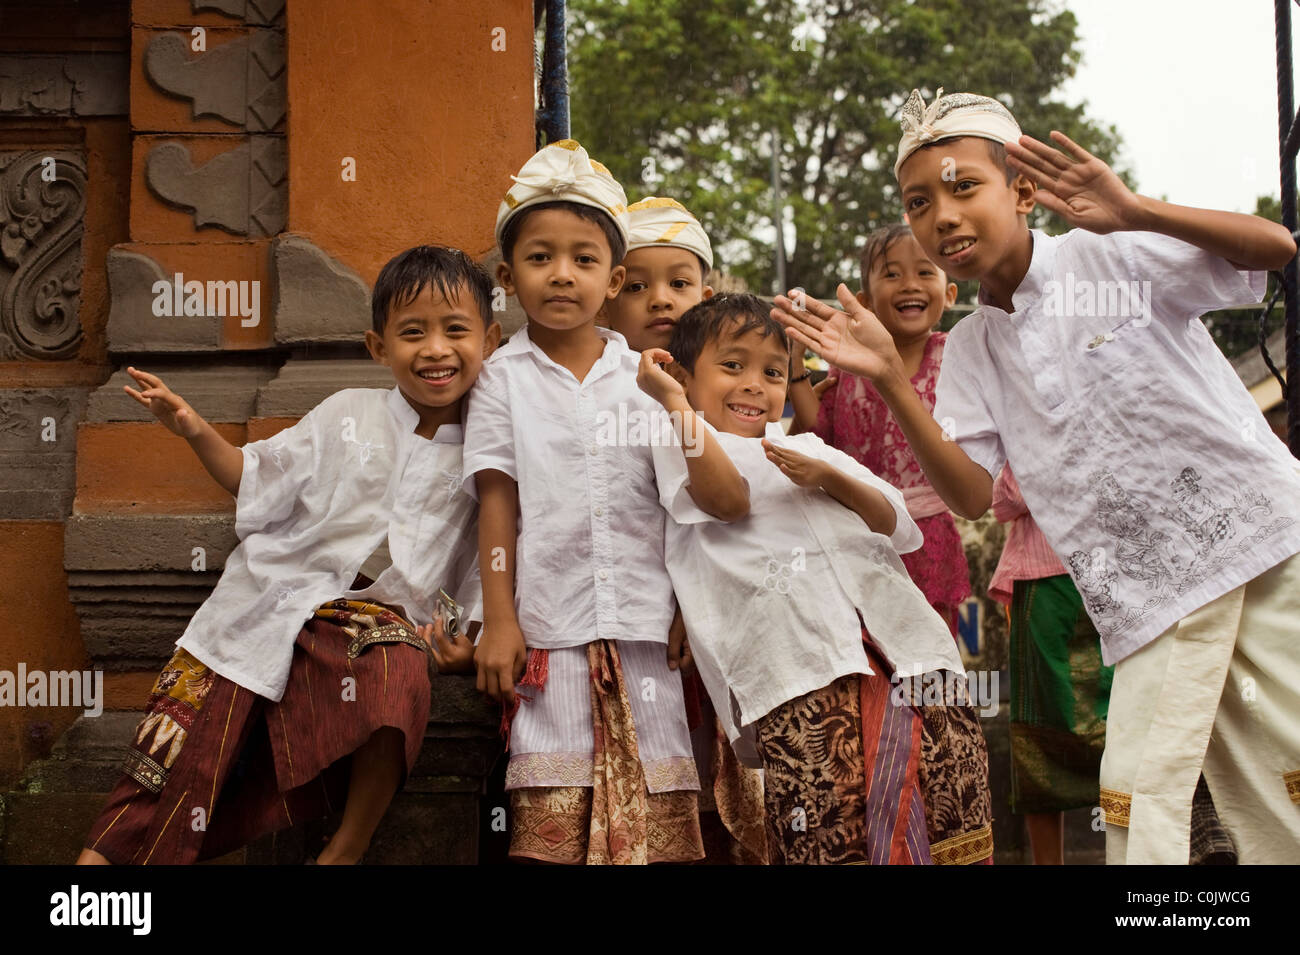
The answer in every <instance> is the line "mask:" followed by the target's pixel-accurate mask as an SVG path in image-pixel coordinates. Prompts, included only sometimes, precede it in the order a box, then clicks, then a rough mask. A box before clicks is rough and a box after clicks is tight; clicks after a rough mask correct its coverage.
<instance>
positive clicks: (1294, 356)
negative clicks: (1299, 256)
mask: <svg viewBox="0 0 1300 955" xmlns="http://www.w3.org/2000/svg"><path fill="white" fill-rule="evenodd" d="M1291 3H1292V0H1273V19H1274V26H1275V29H1276V38H1277V123H1278V133H1277V137H1278V138H1277V141H1278V149H1279V152H1280V160H1281V184H1282V224H1283V225H1284V226H1286V228H1287V231H1288V232H1291V233H1294V232H1295V231H1296V182H1295V161H1296V157H1295V153H1294V152H1291V151H1290V150H1289V149H1288V148H1287V146H1288V140H1289V139H1290V134H1291V127H1292V125H1293V124H1294V123H1295V118H1296V116H1295V102H1294V90H1293V88H1292V82H1291V70H1292V59H1291ZM1282 286H1283V289H1284V290H1285V298H1286V308H1285V314H1286V376H1287V381H1288V382H1290V380H1291V378H1292V376H1293V375H1294V374H1295V372H1296V369H1300V328H1298V327H1297V317H1298V316H1300V303H1297V301H1296V294H1297V276H1296V260H1295V259H1294V258H1292V259H1291V261H1290V262H1288V263H1287V266H1286V268H1284V269H1283V270H1282ZM1286 404H1287V445H1288V446H1289V447H1290V448H1291V453H1292V454H1294V455H1297V456H1300V386H1291V387H1288V388H1287V401H1286Z"/></svg>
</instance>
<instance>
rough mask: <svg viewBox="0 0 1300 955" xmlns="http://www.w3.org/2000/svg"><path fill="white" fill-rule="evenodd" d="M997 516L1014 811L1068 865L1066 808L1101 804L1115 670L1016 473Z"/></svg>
mask: <svg viewBox="0 0 1300 955" xmlns="http://www.w3.org/2000/svg"><path fill="white" fill-rule="evenodd" d="M993 516H994V517H996V518H997V519H998V520H999V521H1002V522H1003V523H1005V524H1008V525H1009V526H1008V528H1007V541H1006V544H1005V545H1004V546H1003V548H1002V557H1001V559H999V560H998V566H997V570H996V571H994V573H993V579H992V580H991V581H990V582H989V596H990V597H992V598H993V599H994V600H996V601H997V602H998V603H1000V604H1002V605H1003V606H1005V607H1007V608H1008V610H1009V616H1008V619H1009V622H1010V631H1011V648H1010V657H1011V663H1010V666H1009V669H1010V671H1011V811H1012V812H1013V813H1024V814H1025V823H1026V827H1027V828H1028V830H1029V846H1030V849H1031V850H1032V851H1033V855H1034V863H1035V864H1037V865H1063V864H1064V863H1065V816H1064V811H1065V810H1067V809H1078V808H1079V807H1081V806H1095V805H1097V796H1098V790H1097V773H1098V769H1099V767H1100V765H1101V753H1102V748H1103V747H1104V745H1105V742H1106V707H1107V704H1108V703H1109V701H1110V684H1111V679H1112V677H1113V676H1114V669H1115V668H1114V667H1108V666H1105V665H1103V664H1102V662H1101V641H1100V638H1099V637H1098V636H1097V628H1096V627H1094V626H1093V625H1092V621H1091V620H1090V619H1089V618H1088V614H1087V611H1085V610H1084V608H1083V598H1082V597H1080V596H1079V591H1078V590H1077V589H1076V588H1075V586H1074V583H1073V582H1072V581H1071V580H1070V577H1069V575H1068V574H1067V573H1066V572H1065V568H1064V567H1062V566H1061V562H1060V561H1059V560H1058V559H1057V557H1056V555H1055V554H1054V553H1052V548H1051V546H1050V545H1049V544H1048V543H1047V539H1046V538H1045V537H1043V532H1042V531H1041V530H1039V529H1038V524H1037V523H1035V521H1034V518H1033V515H1032V514H1030V513H1029V509H1028V508H1027V507H1026V506H1025V499H1024V498H1023V497H1022V496H1021V494H1020V484H1019V482H1018V481H1016V476H1015V475H1014V474H1013V473H1012V471H1011V468H1010V467H1004V468H1003V469H1002V471H1001V472H1000V473H999V474H998V478H997V480H996V481H994V482H993Z"/></svg>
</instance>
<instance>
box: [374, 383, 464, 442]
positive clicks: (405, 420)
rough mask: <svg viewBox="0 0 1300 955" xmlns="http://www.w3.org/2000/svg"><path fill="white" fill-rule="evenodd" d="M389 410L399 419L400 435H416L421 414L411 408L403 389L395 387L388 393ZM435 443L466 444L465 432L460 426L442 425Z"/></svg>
mask: <svg viewBox="0 0 1300 955" xmlns="http://www.w3.org/2000/svg"><path fill="white" fill-rule="evenodd" d="M462 407H463V404H462ZM388 410H389V411H390V412H391V413H392V415H393V417H394V418H395V419H397V424H398V432H399V433H400V434H402V435H408V434H410V435H414V434H415V429H416V428H417V427H419V425H420V413H419V412H418V411H416V410H415V409H414V408H412V407H411V403H410V402H409V401H407V400H406V396H405V395H403V394H402V389H401V388H398V387H396V386H394V387H393V388H392V390H391V391H389V392H388ZM433 441H434V442H435V443H437V444H464V443H465V432H464V429H463V428H462V427H461V425H460V424H442V425H439V426H438V430H437V431H435V432H434V435H433Z"/></svg>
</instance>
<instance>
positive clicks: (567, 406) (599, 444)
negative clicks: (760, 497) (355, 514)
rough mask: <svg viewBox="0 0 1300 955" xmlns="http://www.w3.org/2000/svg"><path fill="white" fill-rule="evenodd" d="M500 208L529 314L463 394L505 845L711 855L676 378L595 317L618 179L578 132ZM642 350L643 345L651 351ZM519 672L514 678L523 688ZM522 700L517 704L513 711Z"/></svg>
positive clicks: (741, 501)
mask: <svg viewBox="0 0 1300 955" xmlns="http://www.w3.org/2000/svg"><path fill="white" fill-rule="evenodd" d="M513 178H514V180H515V185H514V186H513V187H511V189H510V190H509V192H508V193H507V194H506V198H505V200H504V201H503V202H502V204H501V208H500V210H499V212H498V215H497V230H496V231H497V241H498V243H499V244H500V247H501V255H502V260H503V261H502V263H501V265H500V266H499V267H498V272H497V278H498V281H499V282H500V284H501V286H502V287H503V288H505V290H506V291H507V293H510V294H515V295H517V296H518V299H519V303H520V305H521V306H522V307H523V309H524V312H525V313H526V314H527V316H528V324H527V326H526V327H525V328H523V329H521V330H520V331H519V332H517V333H516V334H515V335H514V336H513V337H512V338H511V340H510V342H509V344H507V345H505V346H504V347H502V348H501V349H500V350H499V351H498V352H497V353H496V354H495V355H494V356H493V357H492V360H491V361H489V362H488V363H487V364H486V365H485V366H484V368H483V375H482V376H481V378H480V380H479V382H478V386H477V387H476V388H475V389H474V393H473V395H472V396H471V399H470V410H469V422H468V435H469V436H468V440H467V442H466V448H465V486H466V489H467V490H469V491H475V490H476V491H477V494H478V498H479V502H480V522H479V539H480V550H479V554H480V561H481V566H482V568H483V573H484V579H483V597H484V628H483V636H482V639H481V640H480V642H479V646H478V648H477V651H476V653H475V664H476V665H477V668H478V681H479V689H481V690H483V691H484V692H486V693H488V694H489V695H490V696H492V697H493V698H494V699H498V700H501V701H503V702H504V703H505V704H506V712H505V721H506V723H507V726H508V733H509V735H508V741H509V742H508V745H509V748H510V761H509V764H508V767H507V771H506V788H507V789H508V790H510V793H511V800H510V802H511V837H510V854H511V855H512V856H513V857H515V858H524V859H532V860H536V861H542V862H551V863H564V864H580V863H583V862H587V863H646V862H684V861H690V860H695V859H699V858H700V857H701V856H702V855H703V851H702V849H701V846H700V831H699V817H698V811H697V800H696V792H697V791H698V789H699V781H698V776H697V774H696V770H695V764H694V760H693V758H692V754H691V744H690V737H689V734H688V731H687V725H686V713H685V709H684V704H683V699H682V683H681V676H680V673H678V672H677V671H676V670H674V669H670V668H669V666H668V654H667V650H666V645H667V641H668V631H669V625H670V623H671V621H672V619H673V614H674V610H675V603H674V600H673V592H672V584H671V582H670V581H669V579H668V573H667V571H666V570H665V569H664V564H663V528H664V515H663V511H662V510H661V509H660V507H659V503H658V494H657V491H656V489H655V483H654V468H653V465H652V462H651V457H650V444H651V442H652V441H659V440H665V441H671V440H672V439H673V434H674V432H673V431H672V430H671V428H669V427H668V424H669V422H668V421H667V420H666V418H667V416H665V415H664V413H663V409H662V408H660V406H659V405H658V404H657V403H656V402H655V400H654V399H652V398H651V397H649V396H648V395H647V394H646V393H645V392H644V391H643V390H642V388H643V387H646V388H650V389H654V388H656V387H661V386H662V385H663V384H664V383H665V382H666V383H667V384H668V385H672V379H671V378H669V376H668V375H667V374H666V373H665V372H664V371H663V370H662V369H660V368H658V367H657V366H655V365H654V364H653V363H652V362H651V361H650V359H649V358H648V357H647V358H645V359H643V358H642V356H640V355H638V354H637V353H636V352H634V351H632V350H631V349H629V348H628V347H627V344H626V342H625V341H624V339H623V337H622V336H621V335H619V334H618V333H617V332H613V331H609V330H607V329H604V328H599V327H597V326H596V324H595V320H596V316H597V314H598V313H599V311H600V309H601V306H602V305H603V304H604V303H605V302H606V301H608V300H609V299H611V298H613V297H614V296H615V295H617V294H618V290H619V286H620V285H621V283H622V281H623V274H624V273H623V268H622V266H621V265H619V263H620V261H621V260H622V258H623V253H624V248H625V246H626V243H627V232H626V225H625V218H626V197H625V195H624V193H623V189H622V187H621V186H620V185H619V184H618V183H617V182H616V181H615V180H614V178H613V177H612V176H610V175H609V172H608V170H606V169H605V167H604V166H602V165H600V164H599V163H596V162H593V161H591V160H590V159H589V158H588V156H587V153H586V150H584V149H583V148H582V147H581V146H580V145H579V144H578V143H577V142H575V141H573V140H563V141H561V142H557V143H552V144H550V145H548V146H546V147H545V148H543V149H542V150H541V151H539V152H538V153H537V154H536V155H534V156H533V157H532V158H531V159H529V160H528V162H527V163H525V164H524V167H523V168H522V169H521V170H520V173H519V175H518V176H515V177H513ZM650 354H653V353H647V355H650ZM677 410H678V415H677V417H676V419H675V422H674V424H675V426H676V427H677V428H678V431H677V432H676V433H677V434H678V436H679V437H680V436H681V435H683V434H684V435H685V437H686V440H687V441H688V442H690V443H691V446H692V448H693V450H694V451H698V452H699V453H698V454H695V455H694V456H693V457H692V458H691V460H690V467H691V469H692V474H697V473H698V474H700V475H708V476H709V478H710V479H709V481H708V482H707V487H708V488H709V489H710V493H708V494H702V495H701V500H700V506H701V507H704V508H706V509H707V510H709V511H710V512H711V513H717V514H720V515H721V516H724V517H734V516H737V515H740V514H743V513H744V510H745V508H746V507H747V503H746V498H745V492H744V485H743V483H742V482H740V480H739V476H738V475H737V474H736V473H735V469H734V468H733V467H732V466H731V463H730V462H729V461H728V460H727V458H726V456H725V455H724V454H722V453H721V449H720V448H718V447H717V445H716V442H712V441H710V440H709V439H708V438H707V436H705V435H702V434H699V435H697V432H698V431H699V429H698V428H696V427H695V422H694V416H693V415H692V414H691V412H690V409H689V408H680V409H677ZM516 684H518V690H517V689H516ZM521 701H522V705H521Z"/></svg>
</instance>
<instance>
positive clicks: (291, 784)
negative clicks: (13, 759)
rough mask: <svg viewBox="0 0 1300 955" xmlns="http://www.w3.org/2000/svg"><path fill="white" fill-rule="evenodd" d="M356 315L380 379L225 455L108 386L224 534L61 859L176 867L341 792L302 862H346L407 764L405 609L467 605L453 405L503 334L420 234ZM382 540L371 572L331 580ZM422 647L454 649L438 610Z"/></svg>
mask: <svg viewBox="0 0 1300 955" xmlns="http://www.w3.org/2000/svg"><path fill="white" fill-rule="evenodd" d="M372 313H373V325H374V327H373V330H371V331H367V332H366V336H365V337H366V346H367V348H368V349H369V350H370V354H371V356H372V357H374V359H375V360H376V361H378V362H380V363H381V364H383V365H385V366H387V367H388V368H390V369H391V370H392V373H393V378H394V379H395V381H396V387H394V388H393V389H392V390H390V391H383V390H378V389H366V388H350V389H346V390H343V391H339V392H337V393H335V394H333V395H331V396H330V397H329V398H327V399H325V400H324V401H323V402H321V403H320V404H319V405H317V406H316V407H315V408H313V409H312V410H311V411H310V412H308V414H307V415H306V416H304V417H303V418H302V420H301V421H299V422H298V423H297V424H295V425H294V426H293V427H291V428H288V429H286V430H284V431H282V432H280V433H279V434H277V435H275V436H274V437H272V438H268V439H266V440H263V441H253V442H250V443H248V444H246V445H244V446H243V448H236V447H234V446H232V445H231V444H229V443H228V442H227V441H226V440H225V439H224V438H222V437H221V436H220V435H219V434H218V433H217V432H216V431H215V430H213V428H212V426H211V425H210V424H208V423H207V422H206V421H204V420H203V418H201V417H200V416H199V415H198V413H197V412H195V411H194V409H193V408H191V407H190V406H189V404H187V403H186V402H185V400H184V399H183V398H181V397H180V396H179V395H177V394H175V393H174V392H172V391H170V390H169V389H168V388H167V386H166V385H165V384H164V383H163V381H162V380H161V379H160V378H158V377H157V376H156V375H151V374H148V373H146V372H143V371H138V370H136V369H134V368H130V369H128V372H129V373H130V374H131V376H132V377H133V378H134V379H135V380H136V382H137V383H138V385H139V387H140V388H141V390H140V391H137V390H135V389H133V388H130V387H127V388H126V389H125V390H126V393H127V394H128V395H130V396H131V397H133V398H134V399H135V400H137V401H139V402H140V403H141V404H142V405H144V406H145V407H147V408H148V409H149V410H150V411H152V412H153V413H154V415H156V416H157V418H158V420H159V421H161V422H162V423H163V424H164V425H166V426H167V428H169V429H170V430H171V431H173V432H174V433H176V434H178V435H180V436H182V437H184V438H185V439H186V440H188V441H189V442H190V446H191V447H192V448H193V449H194V451H195V453H196V454H197V455H198V456H199V459H200V460H201V461H202V462H203V465H204V467H206V468H207V469H208V472H209V473H210V474H211V475H212V476H213V478H214V479H215V480H216V481H217V482H218V483H219V484H221V486H222V487H224V488H225V489H226V490H228V491H229V492H230V493H231V494H232V495H234V497H235V499H236V501H235V532H236V534H237V535H238V536H239V538H240V543H239V545H238V546H237V547H236V548H235V549H234V551H232V552H231V554H230V557H229V558H227V560H226V566H225V570H224V572H223V573H222V575H221V579H220V581H218V583H217V586H216V588H215V589H214V590H213V592H212V595H211V596H210V597H209V598H208V599H207V600H206V601H205V602H204V603H203V606H202V607H200V608H199V610H198V612H197V613H196V614H195V615H194V618H193V620H191V621H190V625H189V626H188V627H187V628H186V630H185V633H184V634H183V635H182V636H181V638H180V640H179V641H177V645H178V647H179V648H180V649H178V650H177V652H176V654H175V656H174V657H173V658H172V660H171V662H170V663H169V664H168V665H167V667H166V668H164V669H163V671H162V675H161V676H159V678H158V682H157V684H156V685H155V686H154V691H153V693H152V695H151V696H150V698H149V705H148V708H147V710H146V716H145V718H144V720H143V721H142V722H141V723H140V726H139V729H138V731H137V733H136V736H135V738H134V740H133V741H132V747H131V750H130V752H129V757H128V763H127V769H126V774H125V775H124V776H123V777H122V780H121V781H120V782H119V783H118V785H117V787H116V789H114V791H113V793H112V794H111V795H110V797H109V800H108V805H107V806H106V807H105V809H104V811H103V813H102V814H101V816H100V818H99V820H98V821H97V822H96V823H95V824H94V826H93V827H92V828H91V832H90V836H89V838H88V841H87V848H86V849H85V850H84V851H83V852H82V855H81V859H80V860H79V861H81V862H83V863H100V864H103V863H106V862H111V863H127V862H138V863H145V864H148V863H155V864H157V863H187V862H195V861H198V860H201V859H207V858H212V857H214V856H218V855H221V854H223V853H225V852H228V851H230V850H232V849H235V848H237V847H238V846H241V845H244V844H246V843H248V842H250V841H252V840H254V839H256V838H258V837H259V836H261V835H263V834H265V833H268V832H272V831H274V830H277V829H281V828H283V827H285V826H289V825H292V824H294V823H297V822H300V821H303V820H306V819H312V818H321V817H324V816H326V815H328V814H329V813H330V812H331V811H332V810H331V808H330V807H331V806H332V805H340V804H342V805H344V811H343V819H342V823H341V825H340V827H339V829H338V831H337V832H336V833H335V834H334V836H333V837H332V838H331V839H330V841H329V844H328V845H327V846H326V847H325V849H324V851H322V852H321V854H320V856H319V859H318V861H319V862H320V863H322V864H331V863H352V862H356V861H358V860H359V859H360V857H361V855H362V853H364V852H365V850H366V847H367V846H368V845H369V842H370V838H371V836H372V835H373V833H374V831H375V828H376V826H377V825H378V824H379V821H380V819H381V818H382V817H383V814H384V811H385V810H386V809H387V807H388V804H389V802H390V801H391V799H392V797H393V795H394V794H395V793H396V792H397V790H398V789H399V788H400V787H401V785H402V782H403V780H404V779H405V777H406V774H407V773H408V772H409V771H410V769H411V767H412V766H413V765H414V762H415V757H416V755H417V754H418V753H419V750H420V745H421V743H422V742H423V740H424V730H425V726H426V724H427V722H428V717H429V675H428V673H427V669H426V654H427V652H428V649H429V647H428V644H427V643H426V642H427V641H430V640H431V635H432V628H430V627H429V626H427V625H426V626H424V627H421V628H420V630H419V632H418V633H417V631H416V628H415V626H414V624H413V622H414V621H431V620H433V619H434V617H435V615H436V614H437V612H438V611H437V609H436V607H435V603H436V600H437V594H438V591H439V588H447V589H449V590H451V589H454V590H455V593H456V595H457V596H458V597H459V598H460V600H461V601H462V602H464V603H465V604H467V605H469V608H470V609H469V612H470V615H471V616H474V617H475V618H477V616H478V614H477V610H476V609H474V608H475V607H476V605H477V604H478V596H477V594H476V593H474V592H473V591H474V590H475V589H476V587H477V579H476V577H477V574H476V569H475V566H474V565H475V552H474V547H473V540H474V533H473V531H474V519H475V507H474V502H473V501H472V500H471V499H470V498H469V497H467V496H466V495H464V494H462V493H461V492H460V480H459V475H460V466H461V440H462V439H461V420H462V405H463V400H462V399H463V397H464V395H465V393H466V392H467V391H468V390H469V388H470V385H472V384H473V382H474V379H475V378H476V377H477V376H478V372H479V368H480V367H481V365H482V363H483V360H484V359H485V358H486V357H487V356H488V354H490V353H491V351H492V349H493V348H494V347H495V346H496V344H497V342H498V340H499V339H500V335H501V327H500V326H499V325H498V324H496V322H495V320H494V319H493V318H492V309H491V282H490V280H489V278H488V276H487V274H486V273H485V272H484V271H483V270H482V268H480V267H479V266H477V265H475V264H474V263H473V262H472V261H471V260H470V259H469V257H468V256H466V255H465V254H464V253H463V252H460V251H458V250H456V249H447V248H435V247H429V246H421V247H418V248H414V249H409V250H407V251H406V252H403V253H402V254H401V255H399V256H397V257H396V258H395V259H393V260H392V261H391V262H389V263H388V264H387V265H385V266H384V268H383V271H381V272H380V274H379V278H378V280H377V281H376V283H375V289H374V294H373V297H372ZM385 538H387V545H388V551H389V553H390V554H391V560H392V564H391V566H390V567H388V568H387V569H386V570H384V571H383V572H382V573H381V574H380V575H379V577H378V579H376V580H374V581H373V582H369V585H368V586H364V587H362V588H361V589H349V586H352V587H356V586H357V585H356V584H355V583H353V579H354V577H355V576H357V570H358V568H360V567H361V565H362V563H363V562H364V561H365V560H366V558H367V557H368V556H369V555H371V554H372V553H373V552H375V551H376V548H377V547H381V546H382V545H383V543H384V542H385ZM335 598H338V599H335ZM432 641H435V642H434V644H433V645H434V646H435V650H434V655H435V657H436V658H437V659H438V661H439V663H440V665H443V666H446V667H448V668H455V667H456V666H457V665H464V664H467V663H468V661H469V659H470V656H471V654H472V651H473V647H472V645H471V644H470V642H469V640H468V639H467V637H466V636H464V635H458V636H457V638H456V639H455V640H454V641H452V640H449V639H446V638H445V636H444V634H443V629H442V626H441V622H440V624H439V626H438V628H437V632H436V635H432ZM349 756H350V759H349V758H348V757H349ZM237 764H241V768H240V769H239V770H238V771H236V772H234V773H232V771H231V770H232V768H233V767H235V766H236V765H237ZM345 799H346V802H344V800H345Z"/></svg>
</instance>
